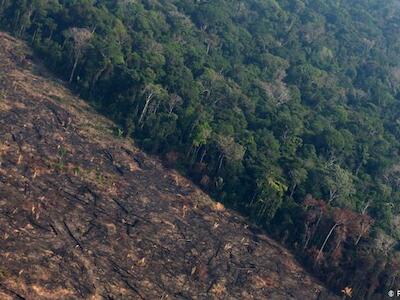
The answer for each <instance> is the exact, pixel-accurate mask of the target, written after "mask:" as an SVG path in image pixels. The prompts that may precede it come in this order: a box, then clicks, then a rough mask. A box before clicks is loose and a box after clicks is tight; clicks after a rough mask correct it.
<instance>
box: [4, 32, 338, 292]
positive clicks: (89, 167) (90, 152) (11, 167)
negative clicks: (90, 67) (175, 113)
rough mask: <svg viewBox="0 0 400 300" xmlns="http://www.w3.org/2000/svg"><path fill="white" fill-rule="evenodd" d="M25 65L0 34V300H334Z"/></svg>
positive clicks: (273, 246) (20, 52)
mask: <svg viewBox="0 0 400 300" xmlns="http://www.w3.org/2000/svg"><path fill="white" fill-rule="evenodd" d="M30 57H31V55H29V50H28V49H27V48H26V47H25V46H24V44H23V43H22V42H20V41H17V40H15V39H13V38H11V37H10V36H8V35H6V34H4V33H0V239H1V240H0V242H1V243H0V299H330V298H332V299H334V296H332V295H331V294H330V293H329V292H328V291H327V290H326V289H325V288H324V287H322V286H321V285H320V284H319V283H318V282H317V281H316V280H315V279H314V278H312V277H311V276H310V275H308V274H307V273H306V272H305V271H304V270H303V269H302V268H301V267H300V266H299V265H298V263H297V262H296V261H295V260H294V258H293V256H292V255H291V254H289V253H288V251H286V250H285V249H284V248H282V247H281V246H280V245H278V244H277V243H276V242H274V241H273V240H271V239H270V238H269V237H267V236H266V235H264V234H260V233H255V232H256V231H252V230H251V225H249V224H248V223H247V222H246V220H245V219H243V218H242V217H239V216H238V215H237V214H235V213H233V212H231V211H229V210H227V209H225V208H224V207H223V206H222V205H221V204H218V203H216V202H213V201H212V200H211V199H209V198H208V197H207V196H206V195H205V194H204V193H203V192H201V191H200V190H199V189H198V188H197V187H195V186H194V185H193V184H192V183H191V182H189V181H188V180H186V179H184V178H183V177H181V176H180V175H179V174H178V173H176V172H175V171H171V170H166V169H165V168H163V167H162V165H161V163H160V162H159V161H157V159H155V158H152V157H149V156H147V155H145V154H144V153H142V152H140V151H139V150H138V149H137V148H136V147H135V146H134V145H133V143H132V142H130V141H128V140H125V139H121V138H118V137H116V136H115V134H113V131H114V129H115V126H114V125H113V124H112V123H111V122H110V121H108V120H106V119H105V118H103V117H100V116H99V115H98V114H96V113H95V112H94V111H93V110H92V109H91V108H90V107H89V106H88V105H87V104H86V103H85V102H83V101H82V100H80V99H78V98H77V97H75V96H74V95H72V94H71V92H69V91H68V90H67V89H66V88H65V87H64V86H63V84H62V83H60V82H56V81H55V80H54V79H51V77H50V76H49V75H47V73H46V72H45V71H44V69H43V68H42V67H38V65H37V64H34V63H33V62H32V61H31V58H30ZM40 74H41V75H40Z"/></svg>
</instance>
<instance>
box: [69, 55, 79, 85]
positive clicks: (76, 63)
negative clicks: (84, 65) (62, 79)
mask: <svg viewBox="0 0 400 300" xmlns="http://www.w3.org/2000/svg"><path fill="white" fill-rule="evenodd" d="M78 60H79V57H78V56H76V57H75V61H74V66H73V67H72V71H71V75H70V76H69V80H68V82H69V83H71V82H72V80H73V79H74V75H75V70H76V66H77V65H78Z"/></svg>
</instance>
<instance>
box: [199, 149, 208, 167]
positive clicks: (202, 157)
mask: <svg viewBox="0 0 400 300" xmlns="http://www.w3.org/2000/svg"><path fill="white" fill-rule="evenodd" d="M206 153H207V148H206V147H205V146H204V150H203V152H202V153H201V158H200V163H203V160H204V157H205V156H206Z"/></svg>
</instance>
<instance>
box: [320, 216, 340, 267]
mask: <svg viewBox="0 0 400 300" xmlns="http://www.w3.org/2000/svg"><path fill="white" fill-rule="evenodd" d="M339 225H340V224H339V223H335V225H333V226H332V228H331V230H329V233H328V235H327V236H326V238H325V241H324V243H323V244H322V246H321V248H320V249H319V252H318V255H317V261H318V260H319V258H320V257H321V254H322V251H324V248H325V246H326V243H327V242H328V240H329V238H330V237H331V235H332V233H333V231H334V230H335V229H336V227H338V226H339Z"/></svg>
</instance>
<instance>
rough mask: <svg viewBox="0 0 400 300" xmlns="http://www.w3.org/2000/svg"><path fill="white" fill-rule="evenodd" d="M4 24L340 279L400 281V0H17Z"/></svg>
mask: <svg viewBox="0 0 400 300" xmlns="http://www.w3.org/2000/svg"><path fill="white" fill-rule="evenodd" d="M0 25H1V27H2V28H3V29H4V30H7V31H10V32H12V33H13V34H14V35H15V36H18V37H22V38H25V39H26V40H27V41H29V43H31V45H32V46H33V47H34V49H35V51H36V53H37V54H38V55H39V56H40V57H42V58H44V61H45V62H46V64H47V65H48V66H49V67H50V68H51V69H52V70H53V72H54V73H55V74H58V75H59V76H60V77H62V78H63V79H65V80H67V81H69V83H70V84H71V86H72V87H73V88H74V89H75V90H76V92H77V93H79V94H80V95H81V96H82V97H84V98H86V99H87V100H88V101H90V102H91V103H93V105H94V106H95V107H96V108H98V110H99V111H101V112H102V113H104V114H106V115H107V116H109V117H110V118H112V119H113V120H114V121H116V122H117V124H119V126H120V129H119V130H118V131H117V132H116V134H118V135H120V136H121V138H123V137H134V139H135V141H136V142H137V143H138V144H139V145H140V146H141V147H142V148H143V149H145V150H146V151H148V152H150V153H155V154H159V155H161V156H163V157H164V159H165V162H166V164H168V165H170V166H173V167H176V168H178V169H180V170H181V171H182V172H183V173H185V174H186V175H187V176H189V177H191V178H192V179H193V180H194V181H195V182H197V183H198V184H199V185H200V186H201V187H202V188H203V189H204V190H206V191H207V192H209V193H210V194H211V195H213V196H214V197H215V198H216V199H218V200H220V201H222V202H223V203H224V204H225V205H226V206H228V207H231V208H234V209H236V210H238V211H241V212H242V213H244V214H246V215H248V216H249V217H251V218H252V220H254V221H255V222H257V223H258V224H260V225H262V226H263V227H264V228H266V230H268V231H269V232H270V233H271V234H273V235H274V236H275V237H276V238H278V239H279V240H280V241H281V242H282V243H285V244H286V245H288V246H290V247H291V248H292V249H293V250H294V251H295V252H297V253H298V255H299V256H300V257H302V258H303V260H304V262H305V263H306V264H307V265H308V266H309V268H310V269H312V270H314V271H315V273H316V274H318V275H319V276H320V277H321V278H322V279H323V280H325V282H327V283H328V284H329V285H330V286H331V287H332V288H334V289H336V291H338V292H339V293H340V290H341V289H342V288H344V287H351V289H352V293H353V297H355V298H359V299H367V298H368V297H372V296H373V295H374V294H376V293H381V294H382V293H386V291H387V290H389V288H391V287H393V285H394V284H395V283H396V280H397V283H399V281H398V280H399V277H400V258H399V257H400V254H399V252H400V244H399V243H398V242H397V239H399V238H400V216H399V213H400V160H399V158H400V153H399V150H400V148H399V147H400V143H399V139H400V59H399V58H398V55H399V53H400V2H398V1H396V0H385V1H382V0H348V1H342V0H236V1H233V0H132V1H129V0H97V1H95V0H64V1H63V0H12V1H11V0H2V1H0ZM398 287H399V286H398Z"/></svg>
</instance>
